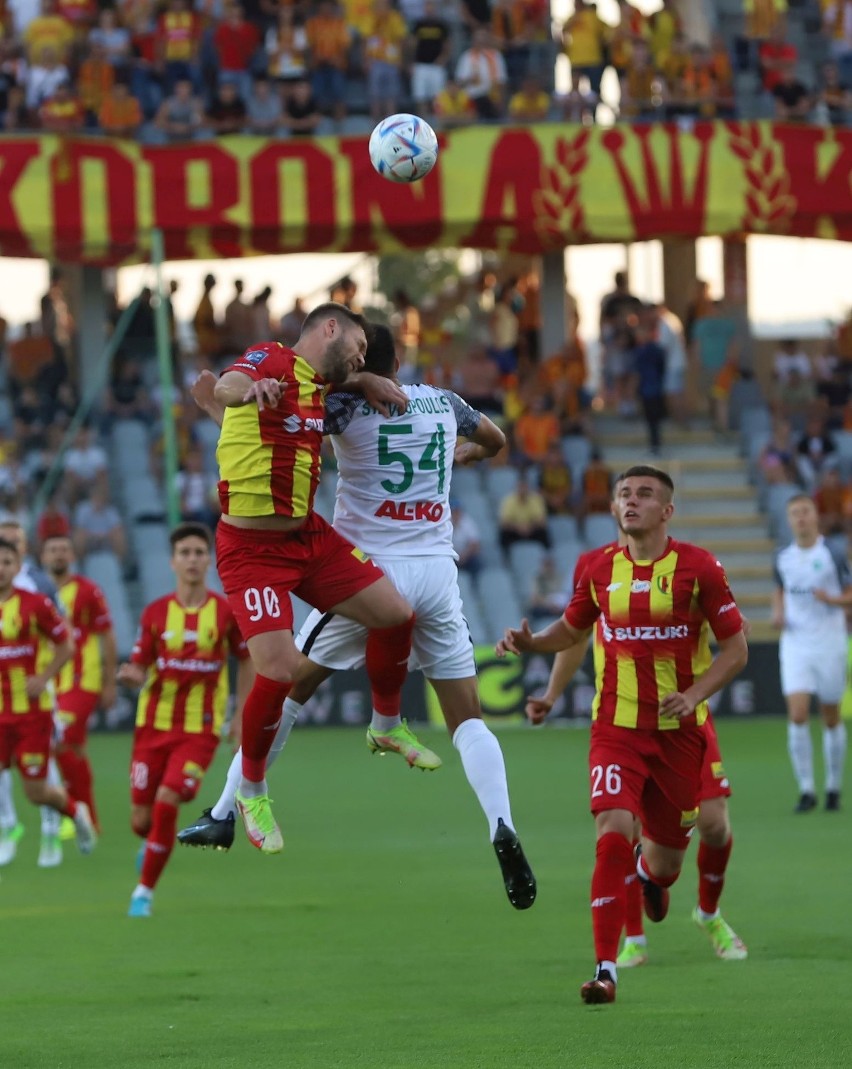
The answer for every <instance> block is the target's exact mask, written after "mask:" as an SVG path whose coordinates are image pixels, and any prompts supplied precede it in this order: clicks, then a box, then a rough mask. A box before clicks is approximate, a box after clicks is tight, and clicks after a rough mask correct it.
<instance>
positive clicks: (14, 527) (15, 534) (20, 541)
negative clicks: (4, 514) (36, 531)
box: [0, 520, 27, 566]
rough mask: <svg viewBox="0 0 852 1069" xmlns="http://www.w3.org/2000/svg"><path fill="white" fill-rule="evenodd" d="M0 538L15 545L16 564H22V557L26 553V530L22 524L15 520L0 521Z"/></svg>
mask: <svg viewBox="0 0 852 1069" xmlns="http://www.w3.org/2000/svg"><path fill="white" fill-rule="evenodd" d="M0 538H5V539H6V541H7V542H11V543H12V544H13V545H14V546H16V547H17V550H18V557H19V561H18V565H19V566H20V565H21V564H23V562H24V557H26V555H27V532H26V531H25V530H24V526H23V524H21V523H18V521H17V520H2V521H0Z"/></svg>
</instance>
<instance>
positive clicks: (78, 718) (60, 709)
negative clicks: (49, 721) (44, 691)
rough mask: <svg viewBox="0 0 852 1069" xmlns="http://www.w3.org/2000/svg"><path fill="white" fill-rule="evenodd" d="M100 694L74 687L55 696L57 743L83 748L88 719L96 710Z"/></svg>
mask: <svg viewBox="0 0 852 1069" xmlns="http://www.w3.org/2000/svg"><path fill="white" fill-rule="evenodd" d="M99 701H100V694H95V693H94V692H93V691H90V690H80V689H79V688H78V687H74V688H73V689H72V690H66V691H65V693H64V694H58V695H57V696H56V705H57V714H56V719H57V720H58V721H59V742H60V743H63V742H67V743H68V744H69V745H70V746H85V744H86V731H87V728H88V724H89V718H90V717H91V715H92V713H93V712H94V711H95V709H97V707H98V702H99Z"/></svg>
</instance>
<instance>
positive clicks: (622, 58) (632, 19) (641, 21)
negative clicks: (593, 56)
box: [609, 0, 648, 86]
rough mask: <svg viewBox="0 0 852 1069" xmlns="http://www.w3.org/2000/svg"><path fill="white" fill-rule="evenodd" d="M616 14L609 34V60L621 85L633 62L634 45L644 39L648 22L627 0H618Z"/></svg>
mask: <svg viewBox="0 0 852 1069" xmlns="http://www.w3.org/2000/svg"><path fill="white" fill-rule="evenodd" d="M618 15H619V18H618V22H617V23H616V25H615V26H614V27H613V29H612V32H611V33H610V35H609V61H610V64H611V65H612V67H613V69H614V70H615V73H616V74H617V75H618V81H619V83H620V84H621V85H622V86H623V84H624V78H625V76H626V75H627V72H628V71H629V69H630V65H631V63H632V62H633V49H634V46H635V45H636V43H637V42H639V41H644V40H645V38H646V36H647V33H648V23H647V20H646V18H645V16H644V15H643V14H642V12H641V11H640V10H639V9H638V8H636V7H634V6H633V5H632V4H630V3H628V2H627V0H619V2H618Z"/></svg>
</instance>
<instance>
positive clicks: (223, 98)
mask: <svg viewBox="0 0 852 1069" xmlns="http://www.w3.org/2000/svg"><path fill="white" fill-rule="evenodd" d="M204 120H205V123H206V125H207V127H208V129H210V130H211V131H212V132H213V133H214V134H215V135H216V136H217V137H226V136H228V135H229V134H241V133H242V132H243V129H244V128H245V124H246V105H245V101H244V100H243V99H242V97H241V96H240V95H239V90H238V88H237V84H236V82H232V81H223V82H222V83H221V84H220V85H219V89H218V91H217V92H216V94H215V95H214V97H213V99H212V100H211V102H210V106H209V107H208V108H207V111H206V112H205V116H204Z"/></svg>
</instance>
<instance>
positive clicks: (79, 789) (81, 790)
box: [56, 747, 98, 828]
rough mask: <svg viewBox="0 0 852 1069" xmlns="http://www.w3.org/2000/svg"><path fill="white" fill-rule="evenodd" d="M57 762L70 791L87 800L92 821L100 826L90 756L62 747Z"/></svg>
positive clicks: (80, 799) (75, 795) (58, 751)
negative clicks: (93, 789) (93, 790)
mask: <svg viewBox="0 0 852 1069" xmlns="http://www.w3.org/2000/svg"><path fill="white" fill-rule="evenodd" d="M56 763H57V764H58V765H59V771H60V772H61V773H62V778H63V779H64V780H65V786H66V787H67V788H68V793H69V794H70V795H72V796H73V797H74V798H76V799H77V801H78V802H85V803H86V805H87V806H88V807H89V812H90V813H91V814H92V821H93V823H94V825H95V827H96V828H97V827H98V814H97V811H96V810H95V798H94V794H93V792H92V766H91V765H90V764H89V761H88V758H87V757H86V756H85V755H84V754H81V753H77V752H76V751H75V750H72V749H71V748H70V747H60V748H59V749H58V750H57V751H56Z"/></svg>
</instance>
